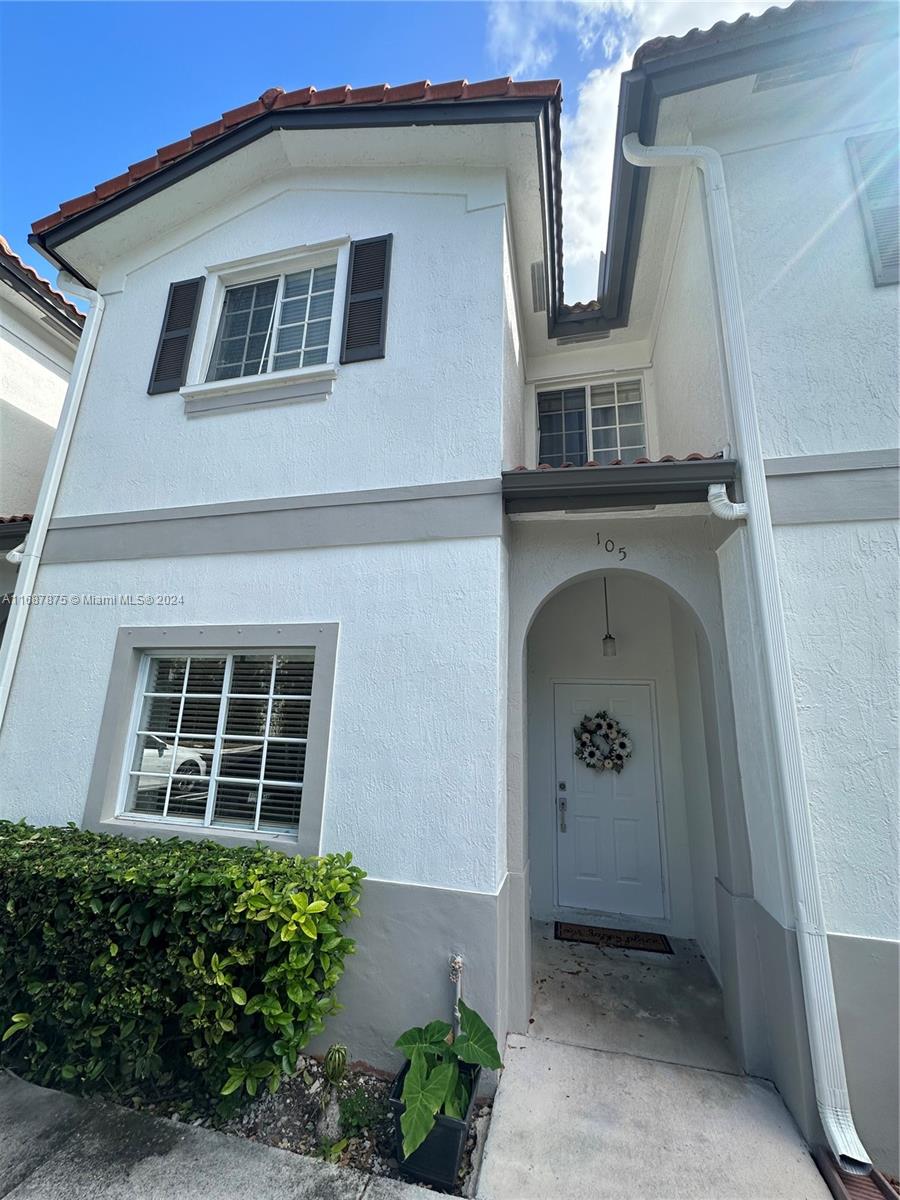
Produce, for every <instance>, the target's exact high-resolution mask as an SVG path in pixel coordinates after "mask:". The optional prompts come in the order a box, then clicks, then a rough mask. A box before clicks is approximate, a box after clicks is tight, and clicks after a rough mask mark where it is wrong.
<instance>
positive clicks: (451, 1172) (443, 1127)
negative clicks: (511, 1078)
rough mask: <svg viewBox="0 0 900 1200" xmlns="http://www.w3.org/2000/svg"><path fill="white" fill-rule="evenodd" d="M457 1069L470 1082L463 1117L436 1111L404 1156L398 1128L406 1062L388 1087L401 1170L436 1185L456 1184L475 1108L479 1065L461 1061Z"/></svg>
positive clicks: (401, 1133)
mask: <svg viewBox="0 0 900 1200" xmlns="http://www.w3.org/2000/svg"><path fill="white" fill-rule="evenodd" d="M459 1069H460V1072H462V1073H464V1074H465V1075H466V1076H467V1078H468V1079H469V1082H470V1086H469V1107H468V1108H467V1109H466V1116H465V1120H463V1121H460V1120H457V1118H456V1117H448V1116H445V1114H444V1113H439V1114H438V1116H437V1118H436V1120H435V1124H434V1129H432V1131H431V1133H429V1135H428V1137H427V1138H426V1139H425V1141H424V1142H423V1143H422V1145H421V1146H419V1148H418V1149H417V1150H413V1152H412V1154H411V1155H410V1156H409V1158H404V1157H403V1132H402V1130H401V1129H400V1117H401V1115H402V1113H403V1110H404V1108H405V1105H404V1103H403V1101H402V1100H401V1099H400V1097H401V1095H402V1093H403V1081H404V1079H406V1072H407V1071H408V1070H409V1063H406V1065H405V1066H404V1068H403V1070H402V1071H401V1072H400V1074H399V1075H398V1076H397V1078H396V1079H395V1080H394V1086H393V1087H392V1088H391V1094H390V1098H389V1103H390V1106H391V1108H392V1110H393V1113H394V1141H395V1143H396V1147H397V1151H396V1152H397V1162H398V1163H399V1164H400V1170H401V1171H402V1172H403V1174H404V1175H408V1176H409V1177H410V1178H411V1179H419V1180H421V1181H422V1182H423V1183H433V1184H434V1185H435V1187H443V1188H452V1187H453V1186H454V1185H455V1184H456V1176H457V1175H458V1174H459V1164H460V1162H461V1161H462V1156H463V1150H464V1149H465V1146H466V1138H467V1137H468V1134H469V1126H470V1125H471V1124H472V1113H473V1112H474V1110H475V1096H476V1095H477V1092H478V1081H479V1080H480V1079H481V1067H473V1066H471V1065H470V1064H468V1063H460V1064H459Z"/></svg>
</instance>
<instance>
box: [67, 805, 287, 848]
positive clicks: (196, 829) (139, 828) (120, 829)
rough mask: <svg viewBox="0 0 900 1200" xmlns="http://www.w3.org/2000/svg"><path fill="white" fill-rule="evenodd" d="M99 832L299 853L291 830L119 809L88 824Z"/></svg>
mask: <svg viewBox="0 0 900 1200" xmlns="http://www.w3.org/2000/svg"><path fill="white" fill-rule="evenodd" d="M85 828H93V829H95V831H96V832H97V833H120V834H125V835H126V836H130V837H136V838H139V839H141V840H143V839H144V838H150V837H154V838H161V839H163V840H165V839H167V838H173V837H178V838H184V839H186V840H187V841H192V842H201V841H202V842H218V843H219V845H221V846H266V847H267V848H268V849H269V850H280V851H281V852H282V854H297V853H299V849H300V847H299V839H298V838H297V837H296V835H294V834H291V833H253V831H252V830H251V831H249V832H244V831H243V830H239V829H228V828H224V827H222V826H220V825H192V824H190V823H188V822H186V821H185V822H184V823H182V822H180V821H149V820H147V819H146V818H142V817H139V816H131V815H129V814H127V813H119V814H118V815H117V816H115V817H106V818H104V819H101V820H100V821H98V822H97V824H96V825H94V826H91V825H89V824H86V825H85Z"/></svg>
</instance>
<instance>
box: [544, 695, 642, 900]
mask: <svg viewBox="0 0 900 1200" xmlns="http://www.w3.org/2000/svg"><path fill="white" fill-rule="evenodd" d="M601 710H605V711H606V712H608V713H609V714H610V716H611V717H614V718H615V719H616V720H617V721H618V722H619V724H620V725H621V726H622V728H623V729H626V730H627V731H628V733H629V734H630V735H631V741H632V755H631V758H629V759H628V760H627V761H626V763H625V766H624V769H623V770H622V772H621V773H620V774H617V773H616V772H615V771H603V770H598V769H596V768H593V767H586V766H585V765H584V763H583V762H581V761H580V760H579V759H577V758H576V757H575V729H576V728H577V727H578V725H579V724H580V723H581V721H582V720H583V718H584V717H586V716H593V715H594V714H595V713H597V712H600V711H601ZM555 712H556V780H555V783H556V799H557V811H556V846H557V864H558V885H559V887H558V893H559V903H560V905H561V906H564V907H567V908H586V909H594V910H596V911H598V912H606V913H621V914H622V915H624V916H634V917H662V916H664V915H665V908H664V905H663V883H662V857H661V854H660V838H659V814H658V805H657V799H658V798H657V783H656V780H657V772H656V761H655V759H656V739H655V736H654V728H653V697H652V695H651V690H650V685H649V684H647V683H609V684H604V683H558V684H556V686H555ZM561 802H563V803H561Z"/></svg>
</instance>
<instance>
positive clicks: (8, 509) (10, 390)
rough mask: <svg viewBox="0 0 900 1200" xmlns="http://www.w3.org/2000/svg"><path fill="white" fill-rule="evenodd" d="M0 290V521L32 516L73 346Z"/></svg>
mask: <svg viewBox="0 0 900 1200" xmlns="http://www.w3.org/2000/svg"><path fill="white" fill-rule="evenodd" d="M31 308H32V306H31V305H29V304H27V302H25V301H23V300H20V299H19V298H18V297H17V296H15V295H14V294H13V293H12V292H11V291H10V289H9V288H7V287H0V516H8V515H11V514H14V513H15V514H20V513H23V512H29V513H30V512H33V511H34V503H35V501H36V500H37V494H38V491H39V489H40V486H41V479H42V477H43V474H44V467H45V466H46V464H47V456H48V455H49V453H50V443H51V442H52V440H53V433H54V430H55V429H56V424H57V421H58V419H59V412H60V409H61V408H62V403H63V400H64V399H65V395H66V386H67V384H68V381H69V373H70V371H71V368H72V362H73V360H74V357H75V346H74V345H71V346H70V345H68V344H67V343H66V342H65V341H64V340H63V339H62V338H61V337H56V336H55V335H54V333H53V332H52V331H51V330H50V329H49V328H48V327H47V326H46V325H44V324H41V323H40V322H39V321H38V320H37V319H36V314H35V317H34V318H33V317H32V316H31V315H30V314H29V310H30V309H31Z"/></svg>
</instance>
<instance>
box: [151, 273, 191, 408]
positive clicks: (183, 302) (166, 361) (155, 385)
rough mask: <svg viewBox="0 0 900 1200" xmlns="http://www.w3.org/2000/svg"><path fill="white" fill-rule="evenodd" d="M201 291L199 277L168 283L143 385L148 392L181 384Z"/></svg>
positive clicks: (155, 391) (154, 392) (175, 388)
mask: <svg viewBox="0 0 900 1200" xmlns="http://www.w3.org/2000/svg"><path fill="white" fill-rule="evenodd" d="M202 295H203V279H202V278H200V279H185V280H183V281H182V282H181V283H173V284H170V285H169V298H168V299H167V300H166V315H165V319H164V320H163V327H162V332H161V333H160V335H159V345H158V346H157V347H156V358H155V359H154V360H153V370H152V371H151V373H150V386H149V387H148V388H147V392H148V394H149V395H151V396H153V395H155V394H156V393H157V392H177V391H178V389H179V388H180V387H181V386H182V385H183V384H184V377H185V375H186V374H187V365H188V359H189V358H190V356H191V343H192V342H193V340H194V328H195V327H196V324H197V313H198V312H199V311H200V297H201V296H202Z"/></svg>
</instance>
